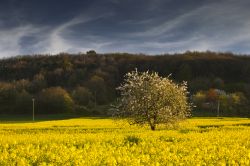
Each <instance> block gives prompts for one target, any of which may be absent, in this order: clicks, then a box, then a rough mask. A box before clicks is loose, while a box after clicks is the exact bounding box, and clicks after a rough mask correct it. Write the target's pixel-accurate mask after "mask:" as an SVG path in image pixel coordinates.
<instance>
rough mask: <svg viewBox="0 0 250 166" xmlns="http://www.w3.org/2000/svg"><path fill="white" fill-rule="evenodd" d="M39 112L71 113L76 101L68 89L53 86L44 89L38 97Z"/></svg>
mask: <svg viewBox="0 0 250 166" xmlns="http://www.w3.org/2000/svg"><path fill="white" fill-rule="evenodd" d="M37 104H38V106H37V109H38V113H41V114H43V113H51V114H53V113H71V112H73V106H74V102H73V100H72V99H71V97H70V95H69V94H68V92H67V91H66V90H64V89H63V88H61V87H51V88H47V89H44V90H42V92H41V93H40V94H39V96H38V99H37Z"/></svg>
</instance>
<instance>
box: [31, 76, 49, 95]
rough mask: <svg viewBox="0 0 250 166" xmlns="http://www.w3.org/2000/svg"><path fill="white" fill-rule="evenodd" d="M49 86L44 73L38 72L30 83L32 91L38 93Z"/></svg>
mask: <svg viewBox="0 0 250 166" xmlns="http://www.w3.org/2000/svg"><path fill="white" fill-rule="evenodd" d="M46 87H47V82H46V80H45V77H44V75H43V74H42V73H39V74H36V75H35V76H34V79H33V80H32V82H31V85H30V91H31V92H33V93H38V92H39V91H41V90H42V89H44V88H46Z"/></svg>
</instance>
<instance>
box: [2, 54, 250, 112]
mask: <svg viewBox="0 0 250 166" xmlns="http://www.w3.org/2000/svg"><path fill="white" fill-rule="evenodd" d="M135 68H137V69H138V71H146V70H149V71H156V72H158V73H159V74H160V75H161V76H169V75H170V78H171V79H174V80H175V81H176V82H182V81H183V80H184V81H187V82H188V87H189V91H190V92H191V93H190V97H191V99H193V98H194V97H196V98H195V99H196V100H194V102H198V103H196V105H198V107H196V110H197V111H199V110H200V111H201V114H203V113H204V112H209V111H210V112H211V111H212V112H213V110H215V107H216V106H215V105H216V100H218V99H219V98H221V96H220V95H218V94H215V96H214V98H213V100H211V94H212V93H211V91H212V90H215V92H218V90H221V91H223V94H224V93H225V94H226V97H227V99H226V100H225V101H224V100H223V101H224V106H223V105H222V111H223V112H222V113H224V114H225V115H244V116H248V115H249V114H250V111H249V109H250V104H249V103H250V102H249V100H250V57H249V56H236V55H233V54H231V53H214V52H186V53H184V54H175V55H156V56H146V55H141V54H140V55H133V54H126V53H113V54H96V53H95V52H94V51H90V52H88V53H87V54H67V53H61V54H58V55H53V56H51V55H33V56H17V57H13V58H8V59H1V60H0V81H1V82H0V105H1V106H0V113H7V114H9V113H15V114H16V113H29V112H30V111H31V106H30V105H31V98H35V99H36V101H37V102H36V103H37V112H38V113H64V112H74V113H86V114H87V113H88V114H105V113H106V112H102V111H101V110H98V111H92V112H91V111H90V110H94V108H95V107H96V106H98V105H108V104H110V103H111V102H113V101H114V100H115V99H116V97H117V96H118V95H119V94H118V93H117V91H116V90H115V88H116V87H117V86H118V85H119V84H120V83H121V81H122V80H123V75H124V74H125V73H127V72H129V71H131V70H134V69H135ZM215 92H214V93H215ZM197 94H203V98H202V101H201V100H200V99H199V98H198V100H197ZM209 95H210V96H209ZM216 95H217V96H216ZM233 95H236V97H235V98H236V99H238V100H236V99H235V101H234V100H233V98H232V96H233ZM198 97H199V96H198ZM224 97H225V96H224ZM48 99H49V100H48ZM236 101H237V102H236ZM234 102H235V104H232V103H234ZM225 103H227V104H225ZM222 104H223V103H222ZM230 104H231V105H230ZM228 110H231V112H228ZM234 110H236V111H234Z"/></svg>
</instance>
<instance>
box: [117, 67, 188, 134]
mask: <svg viewBox="0 0 250 166" xmlns="http://www.w3.org/2000/svg"><path fill="white" fill-rule="evenodd" d="M186 89H187V87H186V84H185V83H183V84H181V85H177V84H175V83H174V82H172V81H171V80H170V79H168V78H164V77H160V76H159V75H158V74H157V73H155V72H152V73H149V72H137V70H136V71H132V72H130V73H127V74H126V77H125V80H124V83H123V84H122V85H121V86H120V87H118V90H120V91H121V98H120V102H119V104H118V105H117V109H116V112H115V114H114V115H115V116H116V117H118V118H128V121H129V122H130V124H148V125H149V126H150V127H151V129H152V130H155V128H156V125H158V124H169V123H170V124H172V123H175V122H178V121H180V120H183V119H185V118H186V117H187V116H189V113H190V105H189V103H188V98H187V90H186Z"/></svg>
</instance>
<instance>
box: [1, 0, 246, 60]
mask: <svg viewBox="0 0 250 166" xmlns="http://www.w3.org/2000/svg"><path fill="white" fill-rule="evenodd" d="M249 6H250V1H247V0H186V1H183V0H84V1H83V0H2V1H1V4H0V57H5V56H13V55H18V54H34V53H52V54H54V53H59V52H85V51H87V50H89V49H95V50H97V51H98V52H134V53H140V52H143V53H148V54H154V53H156V54H158V53H165V52H183V51H186V50H198V51H206V50H214V51H233V52H238V53H249V51H250V49H249V48H250V47H249V46H250V33H249V28H250V19H249V15H250V10H248V9H249Z"/></svg>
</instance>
